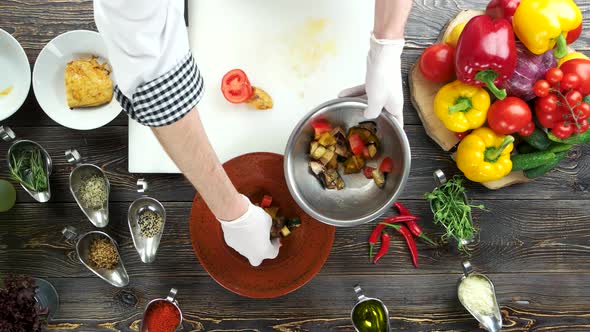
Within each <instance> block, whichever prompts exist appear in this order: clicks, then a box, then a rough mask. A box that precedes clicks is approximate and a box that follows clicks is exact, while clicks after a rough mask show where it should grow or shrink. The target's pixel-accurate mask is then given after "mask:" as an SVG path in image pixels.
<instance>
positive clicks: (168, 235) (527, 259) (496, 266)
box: [0, 200, 590, 278]
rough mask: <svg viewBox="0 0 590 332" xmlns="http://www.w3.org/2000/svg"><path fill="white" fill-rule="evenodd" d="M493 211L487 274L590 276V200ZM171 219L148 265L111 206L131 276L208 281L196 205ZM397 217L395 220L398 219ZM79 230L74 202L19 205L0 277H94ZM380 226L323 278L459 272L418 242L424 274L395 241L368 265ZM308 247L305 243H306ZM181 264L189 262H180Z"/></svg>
mask: <svg viewBox="0 0 590 332" xmlns="http://www.w3.org/2000/svg"><path fill="white" fill-rule="evenodd" d="M405 202H406V203H407V205H408V207H409V208H410V209H411V210H412V211H413V213H415V214H416V215H419V216H422V217H423V220H422V221H420V224H421V225H423V227H424V230H425V232H426V234H428V235H429V236H430V237H432V238H433V239H435V238H438V237H439V236H440V235H441V234H442V229H441V228H440V227H439V226H436V225H433V224H432V221H431V220H432V214H431V212H430V210H429V208H428V204H427V202H425V201H405ZM481 203H483V204H485V205H486V206H487V207H488V209H489V210H490V212H484V213H482V212H476V213H475V214H474V216H475V220H476V226H478V228H479V230H480V234H481V235H480V237H479V241H478V242H477V243H476V244H475V245H474V246H472V252H471V257H470V260H471V261H472V262H473V264H474V265H476V266H478V267H479V268H480V269H481V270H482V271H486V272H489V273H498V272H502V273H508V272H513V271H517V272H572V271H578V272H585V271H589V270H590V261H588V259H587V257H588V255H590V247H588V245H587V234H588V233H589V232H590V225H589V224H588V222H587V221H588V218H589V217H590V214H589V211H588V209H587V208H586V205H587V202H585V201H544V200H535V201H527V203H526V208H524V207H523V203H522V202H520V201H496V200H485V201H481ZM164 205H165V207H166V208H167V214H168V221H167V224H166V231H165V234H164V237H163V238H162V243H161V247H160V250H159V252H158V258H157V260H156V262H154V263H153V264H143V263H141V262H140V260H139V256H138V255H137V253H136V252H135V249H134V247H133V243H132V241H131V238H130V234H129V228H128V226H127V209H128V204H122V203H114V204H111V207H110V209H111V213H110V217H111V222H110V224H109V226H108V227H107V228H106V231H107V232H108V233H109V234H111V235H112V236H113V237H114V238H115V239H117V241H118V242H119V245H120V248H121V251H122V256H123V260H124V262H125V266H126V267H127V269H128V272H129V274H130V275H131V278H136V277H152V278H157V277H165V276H204V275H206V272H205V271H204V270H203V268H202V267H201V266H200V264H199V262H198V260H197V259H196V257H195V254H194V253H193V249H192V245H191V241H190V234H189V231H188V220H189V215H190V208H191V204H190V203H165V204H164ZM392 213H393V211H390V212H389V213H388V215H390V214H392ZM66 225H72V226H75V227H77V228H78V229H80V231H81V232H84V231H90V230H92V229H94V228H93V227H92V225H91V224H90V222H88V221H87V220H86V219H85V218H84V216H83V215H82V212H80V211H79V209H78V208H77V206H76V205H75V204H71V203H68V204H57V203H54V204H49V205H42V206H41V205H35V204H19V205H17V206H16V207H15V208H14V209H13V210H11V211H10V212H8V213H3V214H0V273H2V272H6V273H10V272H19V273H34V274H36V275H40V276H47V277H60V276H64V275H65V276H72V277H88V276H92V273H91V272H90V271H88V270H86V269H85V268H84V267H83V266H82V265H81V264H80V263H79V261H78V259H77V257H76V253H75V248H74V244H73V243H65V242H64V239H63V238H62V235H61V233H60V231H61V230H62V229H63V228H64V227H65V226H66ZM373 225H374V223H372V224H367V225H363V226H358V227H355V228H354V229H348V228H340V229H337V231H336V239H335V242H334V247H333V249H332V252H331V255H330V257H329V258H328V261H327V262H326V264H325V266H324V268H323V269H322V272H321V274H322V275H332V276H337V275H343V274H358V275H394V274H395V275H398V274H416V273H419V274H440V273H459V272H460V270H461V268H460V261H461V256H460V255H458V254H457V253H456V252H454V251H452V250H450V248H449V247H447V246H442V245H441V246H440V247H438V248H432V247H429V246H428V245H426V244H424V243H422V242H419V243H418V249H419V252H420V257H419V263H420V267H419V269H414V267H413V266H412V265H411V262H410V257H409V254H408V250H407V248H406V244H405V243H404V242H403V240H402V239H401V237H399V236H394V238H393V242H392V248H391V252H390V253H389V254H388V255H387V256H385V257H384V258H383V259H382V261H381V262H380V263H379V264H377V265H374V264H371V263H369V261H368V257H367V254H368V246H367V243H366V241H367V239H368V237H369V233H370V232H371V230H372V227H373ZM301 245H305V244H301ZM179 262H182V263H181V264H179Z"/></svg>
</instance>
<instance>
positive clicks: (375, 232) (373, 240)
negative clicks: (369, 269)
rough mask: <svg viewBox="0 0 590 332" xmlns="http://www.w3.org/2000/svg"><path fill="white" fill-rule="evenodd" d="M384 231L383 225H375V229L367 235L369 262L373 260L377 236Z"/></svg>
mask: <svg viewBox="0 0 590 332" xmlns="http://www.w3.org/2000/svg"><path fill="white" fill-rule="evenodd" d="M384 229H385V225H383V224H377V226H375V228H374V229H373V232H372V233H371V235H369V260H371V259H373V248H374V247H375V244H377V241H378V240H379V235H381V233H383V230H384Z"/></svg>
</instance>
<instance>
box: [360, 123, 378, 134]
mask: <svg viewBox="0 0 590 332" xmlns="http://www.w3.org/2000/svg"><path fill="white" fill-rule="evenodd" d="M358 126H359V127H361V128H365V129H368V130H369V131H370V132H372V133H373V135H377V124H376V123H375V122H374V121H363V122H361V123H359V125H358Z"/></svg>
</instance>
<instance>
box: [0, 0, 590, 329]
mask: <svg viewBox="0 0 590 332" xmlns="http://www.w3.org/2000/svg"><path fill="white" fill-rule="evenodd" d="M582 2H583V1H578V3H580V6H581V9H582V11H583V13H584V16H585V26H584V30H585V31H590V24H589V23H590V3H588V2H584V4H582ZM483 7H485V1H483V0H478V1H477V3H475V4H470V3H468V1H462V0H455V1H430V0H420V1H416V3H415V6H414V9H413V12H412V15H411V18H410V20H409V22H408V26H407V45H406V49H405V51H404V54H403V73H404V75H406V74H407V71H408V68H409V66H410V65H411V64H412V63H414V62H415V61H416V59H417V57H418V56H419V55H420V53H421V52H422V50H423V49H424V47H426V46H428V45H430V44H431V43H433V41H434V40H435V38H436V36H437V35H438V33H439V31H440V29H441V28H442V27H443V25H444V24H445V22H446V21H447V20H448V19H450V18H452V17H453V16H454V15H455V14H456V13H457V11H458V9H460V8H461V9H463V8H483ZM0 27H1V28H3V29H5V30H7V31H8V32H10V33H11V34H13V35H14V36H15V37H16V38H17V39H18V40H19V41H20V42H21V43H22V45H23V47H24V48H25V51H26V52H27V55H28V56H29V60H30V62H31V64H33V63H34V61H35V59H36V58H37V55H38V53H39V51H40V50H41V48H42V47H43V46H44V45H45V44H46V43H47V42H48V41H49V40H50V39H52V38H53V37H55V36H57V35H59V34H61V33H63V32H66V31H69V30H74V29H90V30H95V29H96V28H95V25H94V22H93V14H92V1H89V0H76V1H74V0H72V1H58V0H52V1H47V0H3V1H2V3H1V4H0ZM589 44H590V38H589V37H588V34H587V33H586V37H582V39H581V40H580V41H578V42H577V43H576V45H575V48H576V49H578V50H584V51H590V45H589ZM359 65H364V64H359ZM0 75H1V73H0ZM404 92H405V95H406V96H408V95H409V94H408V91H407V90H405V91H404ZM405 119H406V124H407V125H406V132H407V134H408V136H409V139H410V144H411V146H412V150H413V160H412V171H411V178H410V180H409V181H408V185H407V187H406V189H405V191H404V193H403V196H402V201H403V202H404V203H406V204H407V205H408V206H409V208H410V209H411V210H412V211H413V212H414V213H415V214H417V215H420V216H423V222H422V224H423V225H424V226H425V229H426V232H427V233H428V234H431V235H432V236H438V235H440V234H441V229H440V228H438V227H435V226H433V225H432V223H431V222H430V220H431V218H432V215H431V212H430V211H429V209H428V204H427V202H426V201H425V200H424V199H423V198H422V195H423V194H424V192H426V191H430V190H431V189H432V188H433V180H432V176H431V174H432V171H433V170H434V169H436V168H442V169H443V170H444V171H445V172H446V173H448V174H453V173H457V169H456V167H455V166H454V164H453V162H452V161H451V160H450V159H449V156H448V155H447V154H446V153H444V152H443V151H442V150H441V149H440V148H438V147H437V146H436V145H435V144H434V143H433V142H432V141H430V140H429V139H428V137H427V136H426V135H425V133H424V130H423V128H422V126H421V123H420V121H419V119H418V117H417V115H416V112H415V111H414V110H413V109H412V108H411V106H410V102H409V101H408V100H406V109H405ZM2 124H6V125H10V126H11V127H12V128H13V129H14V130H15V132H16V133H17V135H19V136H22V137H26V138H30V139H33V140H36V141H39V142H41V143H43V145H44V146H45V147H46V148H47V150H48V151H49V153H50V154H51V156H52V157H53V160H54V174H53V175H52V176H51V182H52V191H53V193H54V196H53V197H52V199H51V202H50V203H48V204H38V203H34V202H33V201H32V200H31V199H30V198H29V197H28V196H27V195H26V194H25V193H24V192H23V191H22V190H19V195H18V203H17V205H16V206H15V207H14V208H13V209H12V210H11V211H10V212H8V213H2V214H0V274H1V273H9V272H16V273H27V274H32V275H35V276H38V277H43V278H46V279H47V280H49V281H51V282H52V283H53V284H54V285H55V287H56V288H57V290H58V292H59V294H60V296H61V309H60V311H59V313H58V314H57V316H56V319H55V320H54V321H53V322H51V324H50V325H49V327H50V329H51V330H54V331H70V330H74V331H136V330H137V329H138V323H139V320H140V319H141V313H142V311H143V308H144V306H145V304H146V302H147V301H148V300H150V299H152V298H155V297H162V296H165V295H166V294H167V292H168V290H169V289H170V288H171V287H177V288H178V289H179V295H178V299H179V301H180V303H181V306H182V308H183V310H184V314H185V320H184V331H213V330H215V331H228V330H240V331H270V330H275V331H332V330H343V331H345V330H346V331H348V330H351V329H352V326H351V324H350V319H349V317H350V309H351V308H352V305H353V303H354V299H355V298H354V292H353V290H352V286H353V285H354V284H355V283H360V284H361V285H362V286H363V287H364V289H365V291H366V292H367V294H369V295H372V296H377V297H379V298H381V299H382V300H383V301H384V302H385V303H386V304H387V306H388V308H389V311H390V315H391V318H392V325H393V327H394V328H395V329H396V330H397V329H400V330H401V329H403V330H409V331H431V330H439V331H440V330H445V331H449V330H461V331H473V330H476V329H477V327H478V325H477V323H476V322H475V321H474V319H472V318H471V317H470V316H469V314H468V313H467V312H466V311H465V310H464V309H463V308H462V307H461V306H460V304H459V302H458V300H457V296H456V282H457V279H458V277H459V275H460V273H461V268H460V263H461V258H460V257H459V256H457V255H456V254H453V253H451V252H449V251H448V250H447V248H446V247H440V248H429V247H427V246H426V245H424V244H422V243H420V244H419V245H418V246H419V247H418V249H419V251H420V258H419V259H420V268H419V269H414V268H413V267H412V265H411V262H410V258H409V256H408V252H407V249H406V248H405V244H404V243H403V242H402V240H400V238H398V237H396V238H395V239H394V241H393V243H392V247H393V250H392V252H391V253H390V254H389V255H388V256H386V257H385V258H384V259H383V260H382V261H381V262H380V263H379V264H378V265H373V264H369V263H368V262H367V244H366V240H367V237H368V235H369V232H370V230H371V228H372V226H373V225H372V224H371V225H365V226H360V227H357V228H354V229H338V230H337V232H336V240H335V242H334V247H333V249H332V253H331V255H330V257H329V259H328V261H327V262H326V265H325V266H324V267H323V269H322V271H321V272H320V273H319V274H318V275H317V276H316V278H315V279H313V280H312V281H311V282H310V283H309V284H307V285H306V286H304V287H303V288H301V289H300V290H298V291H296V292H294V293H292V294H289V295H287V296H285V297H282V298H278V299H273V300H265V301H260V300H250V299H246V298H242V297H240V296H237V295H235V294H233V293H230V292H228V291H226V290H225V289H224V288H222V287H221V286H219V285H217V284H216V283H215V281H213V280H212V279H211V278H210V277H209V276H208V275H207V273H206V272H205V271H204V270H203V268H202V267H201V266H200V265H199V262H198V261H197V259H196V257H195V255H194V253H193V250H192V247H191V243H190V238H189V232H188V216H189V211H190V208H191V201H192V199H193V196H194V194H195V191H194V190H193V188H192V187H191V186H190V185H189V183H188V182H187V181H186V180H185V179H184V178H183V177H182V176H180V175H150V176H146V178H147V180H148V181H149V182H150V188H151V190H152V193H153V195H154V196H155V197H156V198H158V199H160V200H161V201H162V202H163V203H164V205H165V207H166V209H167V211H168V216H169V220H168V223H167V226H166V233H165V235H164V237H163V239H162V244H161V248H160V251H159V256H158V259H157V260H156V262H155V263H154V264H151V265H146V264H142V263H141V262H140V260H139V257H138V255H137V253H136V252H135V250H134V248H133V244H132V242H131V238H130V235H129V230H128V228H127V222H126V216H127V209H128V207H129V204H130V202H131V201H133V200H134V199H135V198H136V197H137V194H136V193H135V191H134V188H135V181H136V179H137V178H138V177H140V175H139V174H129V173H128V172H127V128H126V127H127V117H126V116H125V115H123V114H122V115H120V116H119V117H118V118H117V119H116V120H114V121H113V122H111V123H110V124H109V125H107V126H105V127H103V128H101V129H97V130H93V131H75V130H71V129H67V128H63V127H60V126H59V125H57V124H56V123H55V122H53V121H52V120H50V119H49V118H48V117H47V116H46V115H45V114H44V113H43V111H42V110H41V109H40V108H39V105H38V104H37V102H36V101H35V99H34V96H33V92H32V90H31V94H30V95H29V98H28V100H27V102H26V103H25V105H24V106H23V107H22V109H21V110H20V111H19V112H18V113H17V114H15V115H14V116H12V117H11V118H10V119H8V120H6V121H3V123H2ZM71 147H74V148H77V149H78V150H79V151H80V152H81V153H82V154H83V155H84V156H86V157H87V160H88V162H90V163H95V164H97V165H99V166H100V167H102V168H103V169H104V170H105V171H106V173H107V175H108V177H109V179H110V181H111V186H112V193H111V205H110V206H111V212H110V217H111V222H110V224H109V226H108V227H107V231H108V232H109V233H110V234H111V235H113V236H114V238H115V239H116V240H118V242H119V244H120V245H121V249H122V255H123V258H124V260H125V262H126V267H127V270H128V272H129V274H130V277H131V283H130V284H129V286H128V287H126V288H123V289H117V288H114V287H111V286H109V285H108V284H107V283H105V282H104V281H102V280H100V279H99V278H97V277H95V276H93V275H92V274H91V272H90V271H88V270H87V269H85V268H84V267H83V266H82V265H81V264H80V263H79V262H78V259H77V257H76V253H75V249H74V246H73V244H72V243H66V242H64V241H63V239H62V235H61V233H60V230H61V229H62V228H63V227H64V226H66V225H74V226H76V227H78V228H79V229H81V230H83V231H86V230H90V229H92V227H91V225H90V223H89V222H88V221H86V220H85V218H84V215H83V214H82V212H81V211H80V210H79V209H78V207H77V206H76V204H75V202H74V201H73V198H72V196H71V195H70V193H69V190H68V187H67V186H68V178H67V177H68V174H69V172H70V166H69V165H68V164H67V163H66V160H65V158H64V150H66V149H68V148H71ZM7 148H8V145H7V144H5V143H0V156H1V157H0V159H2V160H0V165H2V166H1V168H0V178H6V177H7V168H6V164H5V160H4V158H5V155H6V150H7ZM469 189H470V195H471V197H472V198H474V199H475V200H476V202H477V203H483V204H485V205H486V206H487V207H488V209H489V212H485V213H480V212H476V213H475V215H474V217H475V220H476V222H477V225H478V227H479V229H480V237H479V242H478V243H477V244H476V245H475V246H474V250H473V255H472V257H471V262H472V263H473V265H474V267H475V268H476V269H477V270H479V271H481V272H484V273H486V274H487V275H488V276H489V277H490V278H491V279H492V280H493V281H494V283H495V285H496V291H497V295H498V300H499V302H500V303H501V305H502V314H503V317H504V326H505V327H506V328H505V331H529V330H554V331H556V330H562V331H573V330H576V331H588V330H590V287H588V283H589V281H590V260H589V259H588V257H589V255H590V222H589V220H590V206H589V205H588V200H589V199H590V145H587V146H584V147H581V146H576V147H575V148H573V149H572V150H571V151H570V153H569V156H568V158H567V160H566V161H564V162H563V163H562V164H561V165H560V167H559V168H558V169H557V170H556V171H553V172H552V173H551V174H549V175H547V176H545V177H544V178H542V179H540V180H538V181H535V182H533V183H529V184H526V185H517V186H513V187H510V188H506V189H503V190H500V191H495V192H492V191H488V190H485V189H483V188H482V187H481V186H479V185H475V184H471V185H469Z"/></svg>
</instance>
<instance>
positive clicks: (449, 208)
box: [424, 176, 485, 251]
mask: <svg viewBox="0 0 590 332" xmlns="http://www.w3.org/2000/svg"><path fill="white" fill-rule="evenodd" d="M464 194H465V187H463V178H462V177H460V176H454V177H453V178H452V179H450V180H449V181H447V182H446V183H445V184H443V185H441V186H440V187H438V188H436V189H434V190H433V191H432V192H429V193H426V194H424V197H425V198H426V199H428V201H430V203H431V204H432V208H433V210H434V211H433V213H434V223H435V224H442V225H443V226H444V227H445V229H446V230H447V232H446V233H445V234H444V235H443V236H442V239H443V240H444V241H446V240H448V239H449V238H454V239H456V240H457V242H458V247H459V249H460V250H464V251H465V250H466V248H465V247H464V245H463V243H462V240H467V239H471V238H473V236H474V235H475V233H476V230H475V229H474V227H473V224H472V222H471V218H470V214H471V209H472V208H475V209H481V210H485V206H483V205H472V204H470V203H469V202H466V201H465V195H464Z"/></svg>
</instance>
